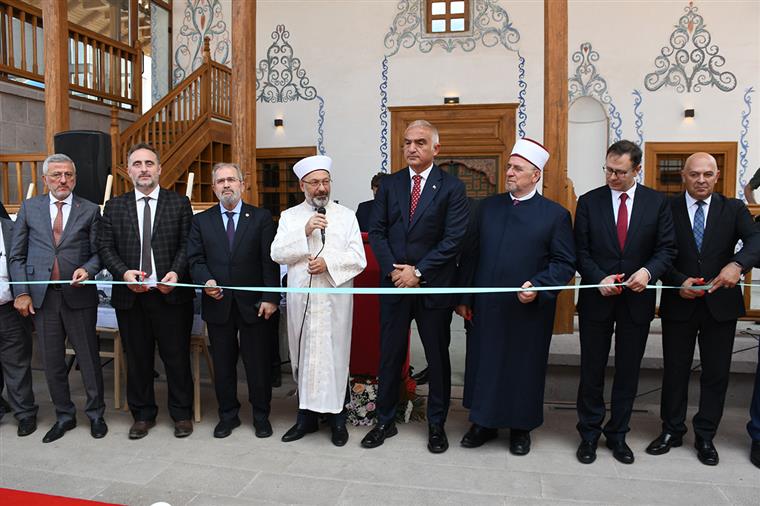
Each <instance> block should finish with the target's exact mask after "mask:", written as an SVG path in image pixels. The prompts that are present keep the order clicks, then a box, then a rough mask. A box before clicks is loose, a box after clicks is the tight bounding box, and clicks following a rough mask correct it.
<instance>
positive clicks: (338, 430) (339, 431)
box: [330, 424, 348, 446]
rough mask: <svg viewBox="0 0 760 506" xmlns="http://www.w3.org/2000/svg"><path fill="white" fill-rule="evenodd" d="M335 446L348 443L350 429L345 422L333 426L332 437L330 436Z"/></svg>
mask: <svg viewBox="0 0 760 506" xmlns="http://www.w3.org/2000/svg"><path fill="white" fill-rule="evenodd" d="M330 440H331V441H332V444H334V445H335V446H345V444H346V443H348V430H347V429H346V425H345V424H340V425H336V426H334V427H333V428H332V437H331V438H330Z"/></svg>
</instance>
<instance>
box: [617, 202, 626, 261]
mask: <svg viewBox="0 0 760 506" xmlns="http://www.w3.org/2000/svg"><path fill="white" fill-rule="evenodd" d="M627 199H628V194H626V193H621V194H620V207H618V217H617V235H618V243H619V244H620V251H622V250H623V248H625V237H626V235H628V207H627V206H626V205H625V201H626V200H627Z"/></svg>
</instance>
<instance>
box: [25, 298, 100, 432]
mask: <svg viewBox="0 0 760 506" xmlns="http://www.w3.org/2000/svg"><path fill="white" fill-rule="evenodd" d="M36 311H37V312H36V314H35V315H34V327H35V329H36V330H37V341H38V342H39V353H40V356H41V357H42V363H43V366H44V368H45V379H46V380H47V385H48V391H49V392H50V398H51V400H52V401H53V405H54V406H55V413H56V419H57V421H59V422H66V421H68V420H73V419H75V418H76V406H75V405H74V403H73V402H72V401H71V391H70V389H69V370H68V367H67V365H66V339H67V338H68V340H69V342H70V343H71V346H72V347H73V348H74V352H75V353H76V356H77V363H78V364H79V371H80V372H81V373H82V383H83V384H84V389H85V393H86V395H87V402H86V404H85V413H86V414H87V417H88V418H89V419H90V420H96V419H98V418H101V417H102V416H103V413H104V412H105V409H106V405H105V401H104V400H103V371H102V369H101V365H100V355H99V353H98V337H97V334H96V332H95V327H96V325H97V319H98V308H97V307H96V306H92V307H86V308H81V309H73V308H70V307H68V306H67V305H66V301H65V299H64V296H63V291H62V290H60V285H49V287H48V289H47V292H46V293H45V300H44V301H43V303H42V306H41V307H39V308H37V310H36Z"/></svg>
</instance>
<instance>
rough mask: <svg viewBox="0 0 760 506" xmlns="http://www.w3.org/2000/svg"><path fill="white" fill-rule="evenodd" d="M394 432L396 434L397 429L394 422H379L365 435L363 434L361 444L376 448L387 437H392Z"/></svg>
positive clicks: (365, 446)
mask: <svg viewBox="0 0 760 506" xmlns="http://www.w3.org/2000/svg"><path fill="white" fill-rule="evenodd" d="M396 434H398V429H397V428H396V424H395V423H393V422H390V423H379V424H377V425H375V426H374V427H373V428H372V430H371V431H369V432H368V433H367V435H366V436H364V439H362V446H363V447H364V448H377V447H378V446H380V445H381V444H383V443H384V442H385V440H386V439H387V438H389V437H393V436H395V435H396Z"/></svg>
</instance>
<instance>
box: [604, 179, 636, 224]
mask: <svg viewBox="0 0 760 506" xmlns="http://www.w3.org/2000/svg"><path fill="white" fill-rule="evenodd" d="M636 186H637V183H633V186H631V187H630V188H628V189H627V190H626V191H624V192H621V191H619V190H613V189H612V188H610V191H611V192H612V213H613V214H614V216H613V218H614V221H615V223H617V218H618V209H620V195H622V194H623V193H625V194H626V195H628V199H627V200H626V201H625V207H626V209H628V223H627V224H626V228H628V226H630V224H631V214H632V211H633V197H634V194H635V193H636Z"/></svg>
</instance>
